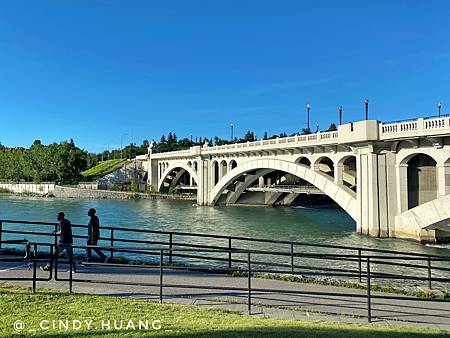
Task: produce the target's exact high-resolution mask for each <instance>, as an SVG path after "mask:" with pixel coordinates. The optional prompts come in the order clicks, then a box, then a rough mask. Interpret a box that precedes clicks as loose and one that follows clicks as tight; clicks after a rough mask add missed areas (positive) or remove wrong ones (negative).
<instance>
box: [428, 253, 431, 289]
mask: <svg viewBox="0 0 450 338" xmlns="http://www.w3.org/2000/svg"><path fill="white" fill-rule="evenodd" d="M428 288H429V289H430V290H431V258H430V257H428Z"/></svg>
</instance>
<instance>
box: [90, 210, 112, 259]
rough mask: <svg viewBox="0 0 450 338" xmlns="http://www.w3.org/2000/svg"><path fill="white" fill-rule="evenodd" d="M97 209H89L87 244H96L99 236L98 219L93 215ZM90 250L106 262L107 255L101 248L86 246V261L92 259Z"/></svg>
mask: <svg viewBox="0 0 450 338" xmlns="http://www.w3.org/2000/svg"><path fill="white" fill-rule="evenodd" d="M96 212H97V211H96V210H95V209H94V208H91V209H89V211H88V216H89V217H90V218H89V223H88V240H87V245H97V242H98V239H99V238H100V220H99V219H98V217H97V216H96V215H95V213H96ZM92 250H94V252H95V253H96V254H97V255H98V256H99V257H100V258H101V260H102V261H103V262H105V263H108V260H109V257H108V256H106V255H105V254H104V253H103V252H102V250H100V249H99V248H87V249H86V255H87V261H88V262H89V261H90V260H91V259H92Z"/></svg>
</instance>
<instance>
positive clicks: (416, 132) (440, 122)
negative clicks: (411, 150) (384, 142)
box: [379, 115, 450, 139]
mask: <svg viewBox="0 0 450 338" xmlns="http://www.w3.org/2000/svg"><path fill="white" fill-rule="evenodd" d="M439 132H443V133H450V117H449V116H448V115H443V116H440V117H438V116H435V117H427V118H418V119H416V120H405V121H398V122H388V123H380V124H379V134H380V139H392V138H400V137H407V136H421V135H432V134H436V133H439Z"/></svg>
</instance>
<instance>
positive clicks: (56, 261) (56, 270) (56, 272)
mask: <svg viewBox="0 0 450 338" xmlns="http://www.w3.org/2000/svg"><path fill="white" fill-rule="evenodd" d="M57 252H58V244H56V245H55V250H54V251H53V252H52V257H51V259H50V262H53V261H54V262H55V280H58V255H57ZM50 264H51V263H50Z"/></svg>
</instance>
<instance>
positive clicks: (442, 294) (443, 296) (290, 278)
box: [231, 271, 450, 301]
mask: <svg viewBox="0 0 450 338" xmlns="http://www.w3.org/2000/svg"><path fill="white" fill-rule="evenodd" d="M231 276H233V277H245V276H247V274H246V273H243V272H240V271H235V272H233V273H232V274H231ZM254 277H256V278H263V279H274V280H282V281H285V282H293V283H310V284H321V285H330V286H340V287H344V288H349V289H360V290H367V286H366V284H359V283H353V282H350V281H340V280H320V279H317V278H307V277H302V276H294V275H275V274H271V273H264V274H256V275H255V276H254ZM370 290H372V291H378V292H387V293H395V294H400V295H405V296H413V297H418V298H425V299H435V300H441V301H449V300H450V293H449V291H448V290H442V291H438V292H436V291H417V290H403V289H398V288H394V287H390V286H382V285H376V284H374V283H372V285H371V287H370Z"/></svg>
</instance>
